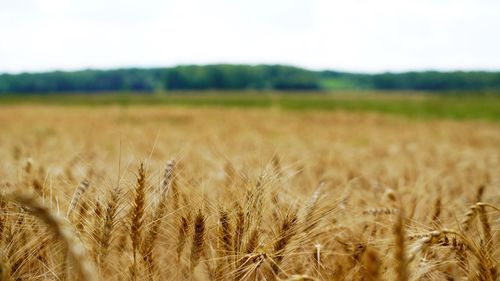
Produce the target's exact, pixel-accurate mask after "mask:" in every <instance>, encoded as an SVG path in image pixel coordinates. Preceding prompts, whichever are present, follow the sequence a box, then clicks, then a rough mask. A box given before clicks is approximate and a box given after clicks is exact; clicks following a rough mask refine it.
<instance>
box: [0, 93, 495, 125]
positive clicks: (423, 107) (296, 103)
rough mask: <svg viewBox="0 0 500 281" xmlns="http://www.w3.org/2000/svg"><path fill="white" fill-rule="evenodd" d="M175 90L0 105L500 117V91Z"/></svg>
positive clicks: (7, 99) (10, 100) (14, 99)
mask: <svg viewBox="0 0 500 281" xmlns="http://www.w3.org/2000/svg"><path fill="white" fill-rule="evenodd" d="M281 93H282V92H267V91H266V92H260V93H249V92H241V91H240V92H224V93H220V92H206V93H203V94H200V93H199V92H171V93H170V94H168V95H165V94H160V95H147V96H146V95H141V94H125V93H109V94H105V95H82V94H75V95H38V96H36V95H30V96H19V95H4V96H3V97H2V96H0V105H8V104H20V103H23V104H57V105H68V106H81V105H84V106H105V105H120V106H133V105H151V106H170V105H175V106H203V107H207V106H208V107H214V106H215V107H238V108H271V107H272V108H281V109H284V110H293V111H299V112H300V111H309V110H326V111H330V110H342V111H353V112H380V113H385V114H391V115H398V116H406V117H410V118H417V119H422V118H424V119H428V118H449V119H481V120H491V121H500V95H499V94H497V93H492V94H481V93H478V92H465V93H461V94H456V93H449V92H448V93H446V94H429V93H427V94H416V93H414V92H413V93H412V92H397V93H394V92H392V93H391V94H388V93H387V92H366V91H364V92H347V93H345V94H334V93H323V94H319V93H314V92H310V91H308V92H297V93H296V94H294V95H284V94H281Z"/></svg>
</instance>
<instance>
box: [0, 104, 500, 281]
mask: <svg viewBox="0 0 500 281" xmlns="http://www.w3.org/2000/svg"><path fill="white" fill-rule="evenodd" d="M14 117H15V119H16V122H9V120H12V118H14ZM0 124H2V125H1V126H0V159H2V161H0V186H1V201H0V203H1V204H0V238H1V240H0V256H1V257H2V259H1V261H0V269H1V270H0V274H1V280H498V278H499V277H498V276H499V273H498V266H499V264H498V260H499V258H500V249H499V247H498V245H499V242H500V236H499V234H498V230H499V226H500V221H499V207H500V188H499V184H500V145H499V144H500V125H499V124H498V123H495V122H488V121H473V120H469V121H454V120H443V119H430V120H420V119H408V118H401V117H394V116H387V115H381V114H379V113H368V112H365V113H352V112H346V111H333V112H332V111H325V112H319V111H300V112H295V111H286V110H282V109H278V108H267V109H262V108H253V109H248V108H247V109H241V108H220V107H201V108H193V107H176V106H170V107H152V106H140V105H135V106H130V107H123V106H104V107H89V106H72V107H65V106H60V105H45V106H41V105H33V104H31V105H9V106H4V107H2V109H1V111H0Z"/></svg>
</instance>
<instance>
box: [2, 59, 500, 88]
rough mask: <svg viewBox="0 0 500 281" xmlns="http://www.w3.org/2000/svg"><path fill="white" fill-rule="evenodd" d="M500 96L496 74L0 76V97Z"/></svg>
mask: <svg viewBox="0 0 500 281" xmlns="http://www.w3.org/2000/svg"><path fill="white" fill-rule="evenodd" d="M247 89H248V90H360V89H366V90H424V91H460V90H478V91H494V90H500V72H484V71H474V72H463V71H456V72H437V71H425V72H404V73H382V74H359V73H347V72H337V71H310V70H306V69H302V68H297V67H291V66H284V65H228V64H217V65H185V66H176V67H170V68H149V69H146V68H129V69H115V70H82V71H72V72H63V71H54V72H45V73H21V74H0V94H17V93H20V94H22V93H26V94H29V93H61V92H108V91H110V92H111V91H113V92H114V91H134V92H156V91H168V90H247Z"/></svg>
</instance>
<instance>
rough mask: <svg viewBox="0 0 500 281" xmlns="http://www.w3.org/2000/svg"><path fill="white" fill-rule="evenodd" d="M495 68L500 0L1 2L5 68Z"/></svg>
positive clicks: (499, 54)
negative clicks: (277, 65)
mask: <svg viewBox="0 0 500 281" xmlns="http://www.w3.org/2000/svg"><path fill="white" fill-rule="evenodd" d="M207 63H250V64H257V63H281V64H291V65H297V66H302V67H306V68H311V69H337V70H347V71H360V72H380V71H405V70H424V69H439V70H454V69H485V70H500V1H499V0H411V1H410V0H345V1H340V0H246V1H242V0H210V1H207V0H204V1H203V0H199V1H196V0H176V1H172V0H170V1H169V0H141V1H137V0H134V1H132V0H0V72H21V71H45V70H55V69H63V70H73V69H81V68H115V67H128V66H138V67H149V66H172V65H177V64H207Z"/></svg>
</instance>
